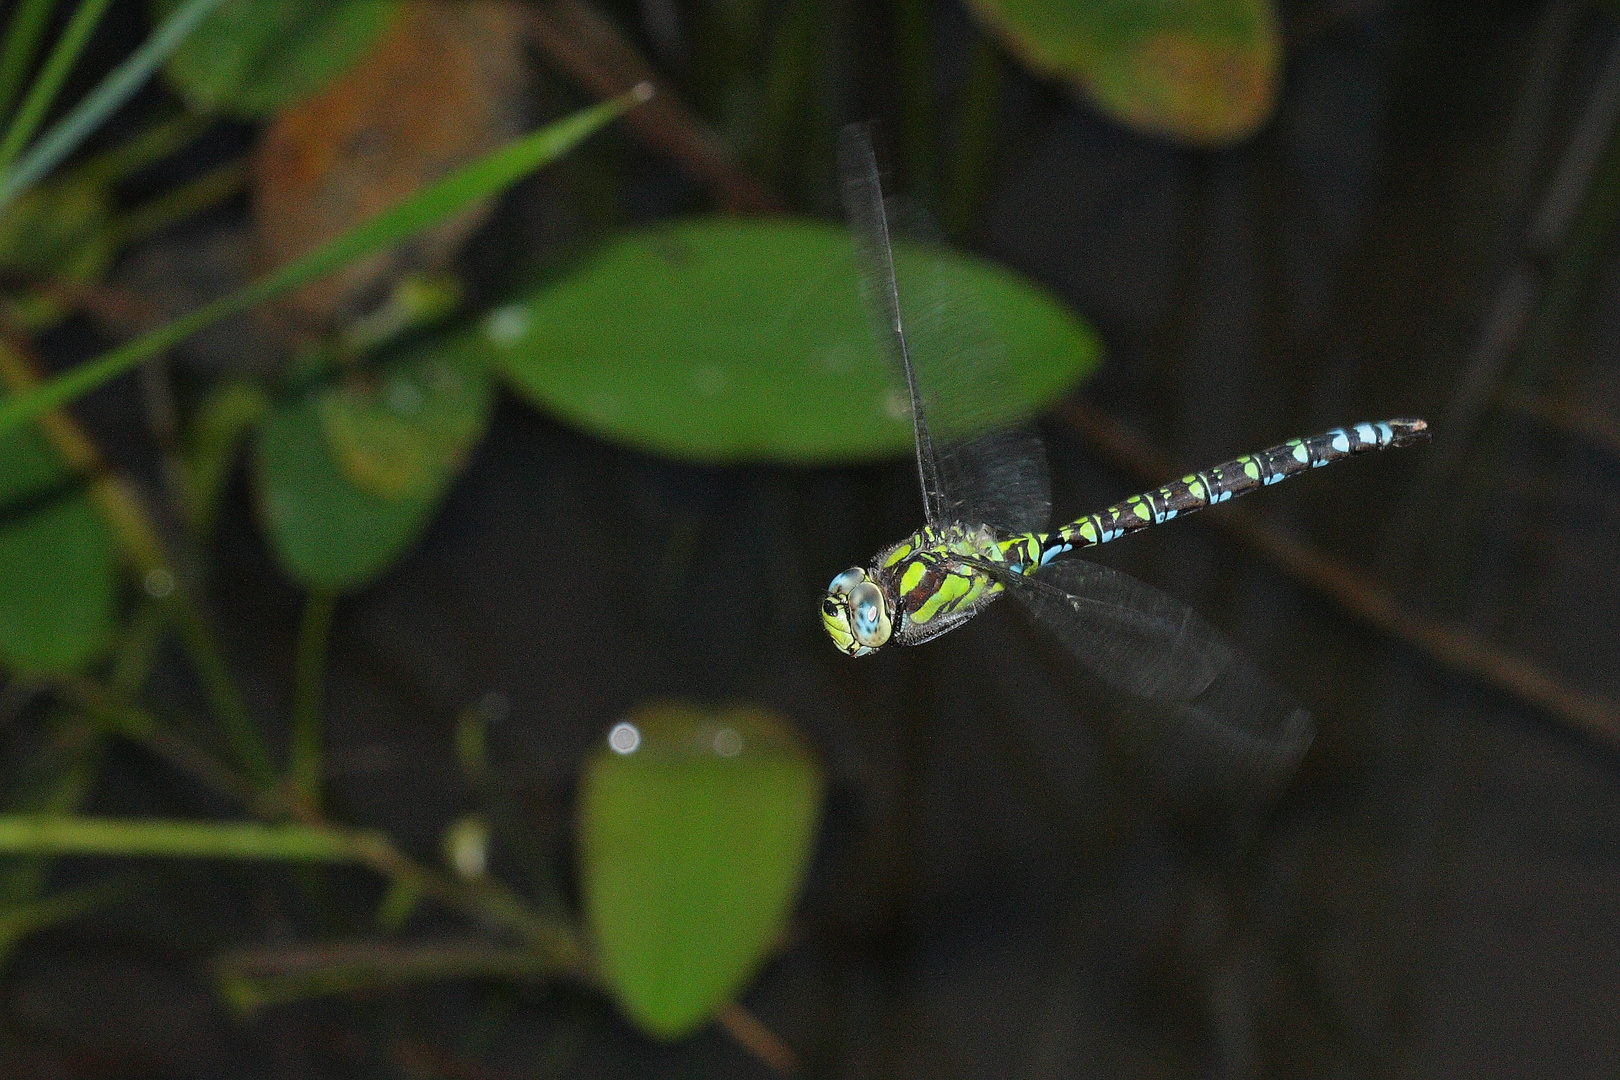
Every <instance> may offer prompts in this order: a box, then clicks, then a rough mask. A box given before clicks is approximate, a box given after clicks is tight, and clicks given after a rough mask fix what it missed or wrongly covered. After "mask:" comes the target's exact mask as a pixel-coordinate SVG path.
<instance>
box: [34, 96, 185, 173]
mask: <svg viewBox="0 0 1620 1080" xmlns="http://www.w3.org/2000/svg"><path fill="white" fill-rule="evenodd" d="M207 130H208V121H207V120H206V119H204V118H203V117H200V116H195V115H193V114H192V113H177V114H175V115H173V116H166V117H164V118H163V119H161V120H157V121H154V122H152V123H149V124H147V125H146V126H144V127H142V128H141V129H139V130H138V131H136V132H135V133H134V134H133V135H131V136H129V137H128V138H127V139H124V140H123V141H122V142H120V143H118V144H117V145H116V146H110V147H108V148H107V149H106V150H102V151H100V152H99V153H95V154H91V155H90V156H88V157H86V158H84V159H83V160H82V161H77V162H74V163H73V164H72V165H70V166H69V167H67V168H66V169H63V170H62V172H60V173H58V174H57V175H58V176H60V177H64V178H68V177H70V178H72V179H73V180H75V181H77V182H79V183H85V184H115V183H117V182H118V181H120V180H124V179H127V178H128V177H130V176H132V175H134V174H135V173H137V172H139V171H140V170H142V169H144V168H146V167H147V166H148V165H151V164H154V163H155V162H159V161H162V160H163V159H164V158H166V157H168V156H169V155H170V154H174V153H177V152H179V151H180V150H183V149H185V148H186V147H187V146H189V145H190V144H191V143H192V142H194V141H195V140H196V139H197V137H198V136H199V135H201V134H202V133H203V132H204V131H207Z"/></svg>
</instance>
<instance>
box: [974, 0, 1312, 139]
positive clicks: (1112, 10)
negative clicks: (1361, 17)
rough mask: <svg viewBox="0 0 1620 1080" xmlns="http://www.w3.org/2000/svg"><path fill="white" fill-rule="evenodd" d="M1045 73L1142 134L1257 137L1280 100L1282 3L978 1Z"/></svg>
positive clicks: (1011, 46)
mask: <svg viewBox="0 0 1620 1080" xmlns="http://www.w3.org/2000/svg"><path fill="white" fill-rule="evenodd" d="M969 6H970V7H971V8H972V9H973V11H974V12H975V13H976V14H977V15H978V17H979V19H980V21H981V22H983V23H984V24H985V26H986V27H987V28H988V29H989V30H990V31H991V32H992V33H994V34H995V36H996V37H997V38H998V39H999V40H1000V41H1001V43H1002V44H1003V45H1005V46H1006V47H1007V49H1008V50H1009V51H1011V52H1012V53H1013V54H1014V55H1016V56H1017V57H1019V58H1020V59H1021V60H1022V61H1023V62H1024V63H1025V64H1027V65H1029V67H1030V68H1032V69H1033V70H1035V71H1036V72H1038V73H1040V74H1042V75H1046V76H1049V77H1051V78H1057V79H1063V80H1065V81H1067V82H1069V83H1071V84H1073V85H1075V86H1077V87H1078V88H1079V89H1081V90H1082V91H1083V92H1084V93H1085V94H1086V95H1087V96H1088V97H1089V98H1090V99H1091V100H1092V101H1093V102H1094V103H1096V105H1097V106H1098V107H1099V108H1100V109H1102V110H1103V111H1104V112H1105V113H1107V114H1108V115H1109V116H1112V117H1114V118H1115V119H1116V120H1119V121H1120V122H1121V123H1124V124H1126V125H1127V126H1129V127H1132V128H1135V129H1137V130H1138V131H1144V132H1147V133H1149V134H1153V135H1162V136H1165V137H1167V138H1171V139H1175V140H1178V141H1180V142H1187V143H1192V144H1194V145H1197V146H1223V145H1227V144H1230V143H1234V142H1239V141H1241V140H1243V139H1246V138H1248V137H1249V136H1251V135H1253V134H1254V133H1255V132H1256V131H1258V130H1259V129H1260V126H1261V125H1262V124H1264V123H1265V122H1266V120H1267V119H1268V118H1269V117H1270V116H1271V113H1272V111H1273V109H1274V108H1275V107H1276V101H1277V91H1278V87H1279V84H1280V83H1281V81H1282V53H1283V49H1282V34H1281V31H1280V29H1279V27H1278V20H1277V12H1276V9H1275V7H1274V5H1273V2H1272V0H969Z"/></svg>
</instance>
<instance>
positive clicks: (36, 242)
mask: <svg viewBox="0 0 1620 1080" xmlns="http://www.w3.org/2000/svg"><path fill="white" fill-rule="evenodd" d="M111 224H112V207H111V203H110V201H109V199H108V193H107V189H106V187H105V186H104V185H102V184H100V183H97V182H94V181H91V182H77V183H75V182H66V183H52V184H46V185H43V186H41V187H36V188H34V189H32V190H31V191H28V192H27V193H25V194H24V195H22V196H21V197H19V198H18V199H17V201H15V202H13V203H12V204H11V205H10V206H8V207H6V209H5V212H4V213H3V214H0V269H4V270H6V271H8V272H10V273H12V274H16V275H18V276H20V277H28V278H34V279H37V280H47V281H49V280H67V281H95V280H97V279H99V278H100V277H101V275H102V274H103V273H105V272H106V269H107V267H108V266H109V265H110V264H111V262H112V257H113V241H114V237H113V234H112V231H111V229H110V226H111Z"/></svg>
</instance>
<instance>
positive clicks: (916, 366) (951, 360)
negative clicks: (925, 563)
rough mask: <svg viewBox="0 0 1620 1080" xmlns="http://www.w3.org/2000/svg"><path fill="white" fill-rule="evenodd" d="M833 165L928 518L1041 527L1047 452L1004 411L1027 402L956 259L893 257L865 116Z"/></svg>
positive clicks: (1013, 411) (1018, 412) (1012, 412)
mask: <svg viewBox="0 0 1620 1080" xmlns="http://www.w3.org/2000/svg"><path fill="white" fill-rule="evenodd" d="M839 170H840V174H841V176H842V178H843V191H844V206H845V210H846V212H847V213H848V215H849V222H850V228H851V231H852V233H853V234H854V239H855V252H856V265H857V267H858V269H859V271H860V276H861V288H862V293H863V295H864V296H865V298H866V301H867V306H868V308H869V309H870V310H871V312H872V315H873V321H874V323H875V324H877V326H878V331H879V339H880V341H881V343H882V345H883V348H884V351H885V352H886V353H887V354H888V356H889V358H890V359H891V361H892V362H893V365H894V369H895V371H896V373H897V375H898V376H899V377H901V378H903V380H904V384H905V386H906V389H907V392H908V394H909V397H910V400H911V408H912V420H913V424H914V426H915V428H916V434H917V465H918V471H919V474H920V476H921V480H922V487H923V504H924V509H925V511H926V512H927V516H928V521H929V523H930V524H940V523H947V522H952V521H960V522H963V523H966V524H973V525H976V524H981V523H983V524H988V525H992V526H994V527H996V528H998V529H1001V530H1003V531H1006V532H1039V531H1043V530H1044V529H1045V528H1046V526H1047V524H1048V522H1049V520H1050V517H1051V504H1052V499H1051V486H1050V482H1049V480H1048V478H1047V470H1046V454H1045V451H1044V449H1043V448H1042V445H1041V440H1040V436H1039V435H1038V434H1037V433H1036V432H1035V430H1034V428H1033V427H1032V426H1031V425H1030V424H1028V423H1027V422H1026V421H1024V420H1022V419H1020V420H1019V421H1017V422H1016V423H1012V424H1009V423H1008V422H1007V420H1006V418H1008V417H1018V418H1024V417H1028V416H1029V415H1030V414H1031V412H1032V411H1033V410H1032V409H1031V407H1030V406H1029V403H1028V402H1027V401H1026V400H1024V395H1023V394H1022V391H1021V389H1020V388H1019V387H1018V385H1017V384H1016V382H1015V381H1014V380H1013V379H1012V378H1011V376H1010V372H1009V370H1008V365H1007V363H1006V359H1005V356H1004V354H1003V353H1002V352H1001V349H1000V347H999V345H998V343H997V342H996V341H995V340H993V338H992V337H991V335H990V334H989V333H988V332H987V330H986V326H987V323H988V320H987V319H985V318H984V316H983V313H982V312H978V311H976V310H975V305H974V303H973V300H972V296H971V292H970V291H969V290H968V288H967V287H966V286H965V284H964V282H963V281H962V280H961V279H960V278H959V276H958V274H957V273H956V272H954V271H955V267H956V264H955V263H954V262H953V261H952V260H950V259H949V258H941V257H938V255H937V254H936V255H934V256H932V257H923V256H921V255H919V254H918V253H916V252H911V253H908V252H907V251H906V250H905V249H902V250H901V251H900V252H899V253H898V257H897V255H896V253H895V252H894V250H893V247H892V245H891V243H890V216H889V214H888V212H887V210H886V208H885V205H884V201H883V192H882V188H881V186H880V184H879V180H878V170H877V162H876V159H875V158H874V156H873V153H872V141H871V133H870V131H869V129H868V128H867V127H866V126H865V125H859V124H856V125H851V126H849V127H847V128H845V129H844V132H843V136H842V139H841V140H840V143H839Z"/></svg>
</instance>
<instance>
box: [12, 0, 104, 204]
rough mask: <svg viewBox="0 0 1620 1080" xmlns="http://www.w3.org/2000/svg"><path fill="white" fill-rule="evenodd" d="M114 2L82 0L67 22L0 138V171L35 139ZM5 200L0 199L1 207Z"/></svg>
mask: <svg viewBox="0 0 1620 1080" xmlns="http://www.w3.org/2000/svg"><path fill="white" fill-rule="evenodd" d="M111 2H112V0H80V3H79V6H78V8H77V10H75V11H74V12H73V17H72V18H71V19H69V20H68V24H67V26H66V27H64V28H63V29H62V36H61V37H59V38H57V39H56V47H55V48H53V49H52V50H51V54H50V55H49V56H47V57H46V58H45V66H44V67H42V68H41V69H40V71H39V74H38V75H37V76H35V78H34V83H33V85H32V86H30V87H29V88H28V93H27V95H25V96H24V97H23V103H22V105H21V107H19V108H18V109H17V115H16V116H13V117H12V118H11V125H10V126H9V127H7V128H6V134H5V136H4V138H0V169H6V170H10V168H11V163H12V162H13V161H15V160H17V154H18V153H19V152H21V150H22V148H23V146H24V144H26V143H27V142H28V140H29V139H31V138H33V137H34V132H35V131H36V130H38V128H39V125H40V122H41V121H42V120H44V119H45V114H46V112H48V111H49V110H50V107H51V105H52V104H53V103H54V102H55V101H56V92H57V91H58V90H60V89H62V83H63V82H64V81H65V80H66V79H67V77H68V72H70V71H72V70H73V65H74V64H76V63H78V62H79V54H80V53H82V52H83V51H84V47H85V45H87V44H88V43H89V41H90V35H91V34H93V33H95V31H96V27H97V26H98V25H100V23H101V17H102V16H103V15H105V14H106V13H107V5H108V4H110V3H111ZM3 205H4V201H3V200H0V206H3Z"/></svg>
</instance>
